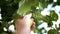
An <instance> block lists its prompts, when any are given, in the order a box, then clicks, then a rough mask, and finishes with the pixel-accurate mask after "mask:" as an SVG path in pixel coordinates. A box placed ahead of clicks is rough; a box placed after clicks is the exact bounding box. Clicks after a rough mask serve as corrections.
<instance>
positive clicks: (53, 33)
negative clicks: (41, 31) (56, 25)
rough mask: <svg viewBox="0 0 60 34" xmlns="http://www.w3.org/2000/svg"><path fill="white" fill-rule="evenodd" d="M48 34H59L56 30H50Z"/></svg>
mask: <svg viewBox="0 0 60 34" xmlns="http://www.w3.org/2000/svg"><path fill="white" fill-rule="evenodd" d="M47 34H57V32H56V30H55V29H53V30H52V29H51V30H49V31H48V33H47Z"/></svg>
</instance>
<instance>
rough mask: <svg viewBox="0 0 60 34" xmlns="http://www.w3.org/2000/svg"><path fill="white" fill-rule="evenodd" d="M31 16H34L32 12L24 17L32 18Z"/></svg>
mask: <svg viewBox="0 0 60 34" xmlns="http://www.w3.org/2000/svg"><path fill="white" fill-rule="evenodd" d="M31 16H32V13H30V14H28V15H25V16H24V17H23V19H26V18H27V19H30V18H31Z"/></svg>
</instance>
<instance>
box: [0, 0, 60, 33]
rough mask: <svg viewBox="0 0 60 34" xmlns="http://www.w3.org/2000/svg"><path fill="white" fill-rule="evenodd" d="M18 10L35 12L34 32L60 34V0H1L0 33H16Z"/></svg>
mask: <svg viewBox="0 0 60 34" xmlns="http://www.w3.org/2000/svg"><path fill="white" fill-rule="evenodd" d="M19 9H20V10H19ZM17 10H19V11H21V13H20V14H22V13H24V12H28V11H30V12H31V13H33V16H32V18H34V19H35V22H36V28H35V29H34V31H33V32H34V34H60V0H0V34H15V33H14V31H15V25H14V24H13V21H14V20H13V16H14V14H16V13H17ZM15 17H17V16H15ZM32 34H33V33H32Z"/></svg>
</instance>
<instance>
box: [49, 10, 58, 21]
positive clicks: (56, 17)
mask: <svg viewBox="0 0 60 34" xmlns="http://www.w3.org/2000/svg"><path fill="white" fill-rule="evenodd" d="M50 17H51V20H52V21H57V20H58V15H57V13H56V12H55V11H54V10H52V11H50Z"/></svg>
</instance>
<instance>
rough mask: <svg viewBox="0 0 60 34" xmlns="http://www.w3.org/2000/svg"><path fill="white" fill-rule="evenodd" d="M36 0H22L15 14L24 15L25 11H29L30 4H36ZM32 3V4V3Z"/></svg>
mask: <svg viewBox="0 0 60 34" xmlns="http://www.w3.org/2000/svg"><path fill="white" fill-rule="evenodd" d="M36 2H37V1H36V0H34V1H33V0H28V1H27V0H22V1H20V3H19V9H18V11H17V14H18V15H20V16H24V15H26V14H27V13H29V12H30V11H31V6H35V5H36ZM33 3H34V4H33Z"/></svg>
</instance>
